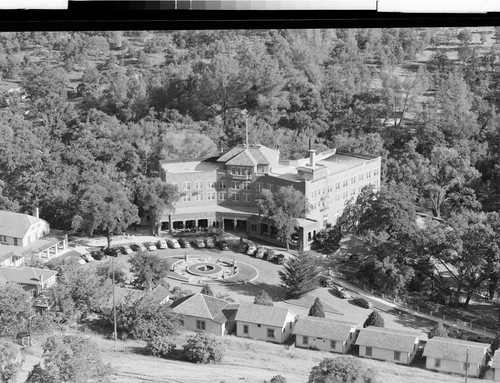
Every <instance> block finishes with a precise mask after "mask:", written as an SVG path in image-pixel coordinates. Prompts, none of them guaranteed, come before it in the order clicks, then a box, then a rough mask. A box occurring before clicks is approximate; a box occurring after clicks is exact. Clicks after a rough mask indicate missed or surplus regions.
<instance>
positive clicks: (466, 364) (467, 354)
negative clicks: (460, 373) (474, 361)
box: [465, 347, 469, 383]
mask: <svg viewBox="0 0 500 383" xmlns="http://www.w3.org/2000/svg"><path fill="white" fill-rule="evenodd" d="M468 373H469V347H467V353H466V354H465V383H467V375H468Z"/></svg>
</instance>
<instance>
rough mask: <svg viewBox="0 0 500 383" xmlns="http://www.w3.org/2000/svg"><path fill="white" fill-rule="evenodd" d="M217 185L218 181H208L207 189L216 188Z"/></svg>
mask: <svg viewBox="0 0 500 383" xmlns="http://www.w3.org/2000/svg"><path fill="white" fill-rule="evenodd" d="M215 185H217V181H213V180H210V181H207V189H215Z"/></svg>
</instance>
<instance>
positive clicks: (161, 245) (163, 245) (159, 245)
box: [156, 238, 181, 249]
mask: <svg viewBox="0 0 500 383" xmlns="http://www.w3.org/2000/svg"><path fill="white" fill-rule="evenodd" d="M176 242H177V241H176ZM177 244H178V243H177ZM156 247H157V248H158V249H166V248H168V245H167V241H165V240H164V239H163V238H162V239H159V240H158V242H156ZM179 247H181V245H179ZM179 247H177V249H178V248H179Z"/></svg>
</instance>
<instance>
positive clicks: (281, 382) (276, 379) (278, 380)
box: [264, 375, 286, 383]
mask: <svg viewBox="0 0 500 383" xmlns="http://www.w3.org/2000/svg"><path fill="white" fill-rule="evenodd" d="M264 383H286V378H285V377H284V376H282V375H276V376H273V377H272V378H271V380H270V381H269V382H268V381H267V380H264Z"/></svg>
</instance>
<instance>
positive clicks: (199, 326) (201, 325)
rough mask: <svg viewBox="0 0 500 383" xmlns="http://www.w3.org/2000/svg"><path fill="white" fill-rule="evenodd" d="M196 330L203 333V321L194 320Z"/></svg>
mask: <svg viewBox="0 0 500 383" xmlns="http://www.w3.org/2000/svg"><path fill="white" fill-rule="evenodd" d="M196 329H197V330H203V331H205V321H204V320H196Z"/></svg>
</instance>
